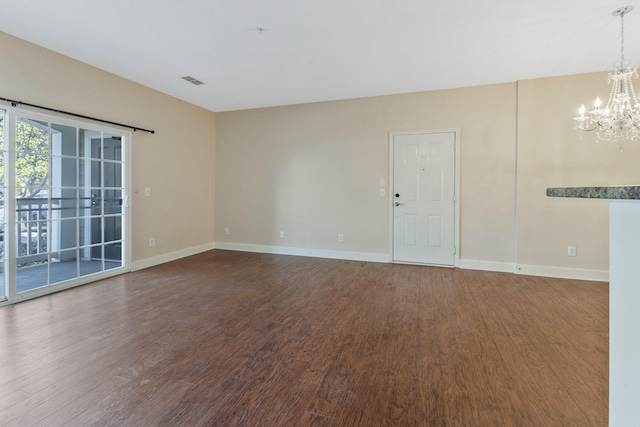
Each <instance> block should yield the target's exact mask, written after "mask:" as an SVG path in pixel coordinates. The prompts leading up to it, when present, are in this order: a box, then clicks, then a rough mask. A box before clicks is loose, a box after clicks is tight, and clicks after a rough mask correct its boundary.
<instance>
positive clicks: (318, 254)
mask: <svg viewBox="0 0 640 427" xmlns="http://www.w3.org/2000/svg"><path fill="white" fill-rule="evenodd" d="M215 247H216V249H226V250H230V251H240V252H259V253H264V254H277V255H295V256H308V257H313V258H331V259H344V260H349V261H368V262H390V261H391V260H390V258H389V254H380V253H370V252H350V251H332V250H327V249H311V248H293V247H287V246H269V245H248V244H244V243H224V242H216V244H215Z"/></svg>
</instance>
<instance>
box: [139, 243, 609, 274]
mask: <svg viewBox="0 0 640 427" xmlns="http://www.w3.org/2000/svg"><path fill="white" fill-rule="evenodd" d="M212 249H225V250H230V251H240V252H258V253H265V254H276V255H294V256H308V257H313V258H330V259H344V260H349V261H367V262H383V263H388V262H391V257H390V256H389V254H384V253H371V252H351V251H333V250H327V249H312V248H295V247H287V246H269V245H250V244H244V243H225V242H216V243H207V244H204V245H200V246H194V247H191V248H187V249H182V250H179V251H175V252H170V253H168V254H162V255H158V256H155V257H151V258H145V259H141V260H138V261H133V262H132V263H131V270H132V271H136V270H142V269H144V268H148V267H153V266H154V265H159V264H163V263H165V262H169V261H175V260H177V259H180V258H184V257H188V256H191V255H195V254H198V253H201V252H206V251H209V250H212ZM458 268H462V269H465V270H484V271H498V272H504V273H516V274H524V275H527V276H542V277H557V278H560V279H577V280H593V281H596V282H608V281H609V272H608V271H607V270H588V269H581V268H564V267H548V266H539V265H524V264H518V265H514V264H512V263H509V262H494V261H480V260H473V259H461V260H459V262H458Z"/></svg>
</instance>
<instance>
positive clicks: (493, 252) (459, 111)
mask: <svg viewBox="0 0 640 427" xmlns="http://www.w3.org/2000/svg"><path fill="white" fill-rule="evenodd" d="M515 90H516V85H515V84H504V85H495V86H483V87H474V88H466V89H455V90H446V91H436V92H423V93H412V94H405V95H393V96H383V97H374V98H365V99H355V100H347V101H336V102H324V103H317V104H307V105H296V106H288V107H279V108H265V109H256V110H246V111H237V112H229V113H218V114H217V115H216V156H217V163H216V173H217V177H218V180H217V187H216V205H217V210H216V237H217V240H218V242H232V243H241V244H256V245H270V246H287V247H293V248H313V249H319V250H335V251H352V252H360V253H379V254H388V253H389V217H388V210H389V201H388V198H386V197H384V198H382V197H380V196H379V194H378V189H379V180H380V178H384V179H385V180H387V182H388V178H389V132H397V131H415V130H426V129H449V128H459V129H460V137H461V163H462V166H461V218H462V219H461V236H462V246H461V254H462V257H464V258H467V259H473V260H484V261H493V262H513V259H514V247H515V246H514V228H515V225H514V203H515V200H514V192H515V190H514V188H515V187H514V186H515V180H514V176H515V137H516V126H515V117H516V98H515ZM224 227H229V228H230V230H231V234H230V235H229V236H225V235H224V233H223V231H224ZM280 230H284V231H285V233H286V234H285V238H284V239H281V238H280V237H279V235H278V233H279V231H280ZM338 233H343V234H344V236H345V241H344V242H343V243H339V242H338V240H337V235H338Z"/></svg>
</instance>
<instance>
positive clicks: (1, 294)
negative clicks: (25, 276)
mask: <svg viewBox="0 0 640 427" xmlns="http://www.w3.org/2000/svg"><path fill="white" fill-rule="evenodd" d="M5 116H6V112H5V110H0V301H4V300H5V299H6V298H7V293H6V288H5V284H4V282H5V274H4V271H5V259H4V243H5V242H4V230H5V226H4V225H5V215H4V195H5V194H6V192H7V191H6V187H5V179H4V166H5V161H4V160H5V157H6V153H5V142H4V133H5V132H4V129H5V123H6V122H7V121H6V119H5Z"/></svg>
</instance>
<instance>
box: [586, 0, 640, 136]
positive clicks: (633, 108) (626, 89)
mask: <svg viewBox="0 0 640 427" xmlns="http://www.w3.org/2000/svg"><path fill="white" fill-rule="evenodd" d="M632 9H633V6H625V7H622V8H620V9H618V10H615V11H614V12H613V15H614V16H620V22H621V25H620V28H621V31H620V33H621V44H620V63H618V64H616V67H615V70H613V71H611V72H610V73H609V77H608V79H607V83H608V84H611V94H609V100H608V101H607V104H606V105H605V106H604V108H602V101H601V100H600V98H599V97H598V98H596V101H595V103H594V106H595V109H594V110H592V111H589V113H588V114H586V109H585V107H584V104H583V105H582V106H581V107H580V110H579V112H580V116H578V117H575V118H574V121H575V122H574V125H575V128H576V129H579V130H581V131H595V132H596V136H597V139H598V140H599V141H607V142H610V143H612V142H614V141H618V142H622V141H623V140H625V139H630V140H632V141H633V140H635V139H640V103H638V99H637V97H636V93H635V90H634V89H633V80H634V79H637V78H638V70H637V69H636V68H633V67H632V66H630V65H629V64H628V63H627V62H625V59H624V15H626V14H627V13H629V12H631V10H632Z"/></svg>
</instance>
